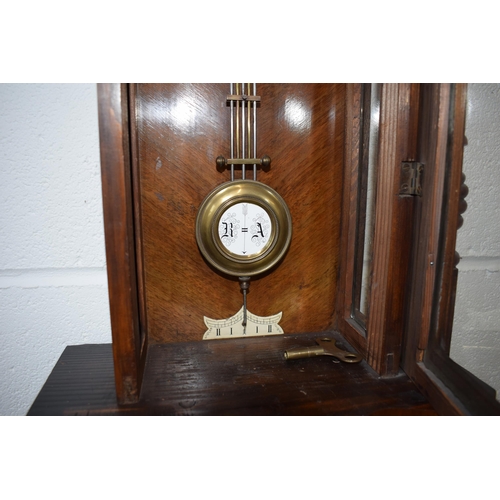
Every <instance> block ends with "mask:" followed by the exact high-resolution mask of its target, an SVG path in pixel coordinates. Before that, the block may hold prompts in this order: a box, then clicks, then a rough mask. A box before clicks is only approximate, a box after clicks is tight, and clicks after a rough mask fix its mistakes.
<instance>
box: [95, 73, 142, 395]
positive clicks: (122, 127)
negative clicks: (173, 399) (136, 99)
mask: <svg viewBox="0 0 500 500" xmlns="http://www.w3.org/2000/svg"><path fill="white" fill-rule="evenodd" d="M97 92H98V108H99V109H98V114H99V135H100V151H101V177H102V193H103V217H104V233H105V244H106V261H107V274H108V289H109V303H110V319H111V332H112V340H113V362H114V372H115V386H116V396H117V401H118V403H119V404H132V403H136V402H137V401H138V400H139V397H140V388H141V383H142V375H143V372H144V362H145V355H146V351H147V336H146V335H145V334H144V331H141V330H142V329H141V323H140V301H141V300H143V299H141V293H140V284H141V280H140V279H138V274H137V273H138V269H137V267H138V266H137V257H138V255H137V249H136V238H137V234H138V233H137V227H136V225H135V221H134V193H133V179H132V169H131V160H132V158H133V154H132V152H133V149H134V148H133V147H132V141H133V134H131V133H130V118H131V117H130V106H129V104H130V100H129V86H128V85H127V84H108V83H106V84H104V83H103V84H98V87H97ZM139 253H140V252H139Z"/></svg>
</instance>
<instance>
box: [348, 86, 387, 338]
mask: <svg viewBox="0 0 500 500" xmlns="http://www.w3.org/2000/svg"><path fill="white" fill-rule="evenodd" d="M362 103H363V104H362V120H361V123H362V125H361V127H362V129H361V134H360V144H361V147H360V164H359V169H360V171H359V191H358V222H357V236H356V252H355V269H354V287H353V295H354V296H353V317H354V318H355V319H356V320H357V321H358V323H360V324H361V325H362V326H363V327H364V328H366V318H367V316H368V305H369V298H370V275H371V264H372V244H373V229H374V208H375V183H376V166H377V154H378V137H379V122H380V84H377V83H372V84H364V85H363V96H362Z"/></svg>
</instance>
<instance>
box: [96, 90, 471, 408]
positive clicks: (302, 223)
mask: <svg viewBox="0 0 500 500" xmlns="http://www.w3.org/2000/svg"><path fill="white" fill-rule="evenodd" d="M366 89H367V87H366V85H363V84H258V85H257V94H258V95H259V96H260V97H261V102H260V106H259V109H258V131H257V135H258V141H257V144H258V151H257V155H258V157H262V156H263V155H269V156H270V157H271V162H272V163H271V168H270V169H268V170H267V171H262V170H260V169H259V171H258V176H257V180H258V181H260V182H263V183H265V184H267V185H269V186H270V187H271V188H273V189H274V190H276V191H277V192H278V193H279V194H280V195H281V196H282V197H283V199H284V200H285V201H286V203H287V205H288V208H289V210H290V213H291V217H292V223H293V237H292V240H291V244H290V247H289V249H288V252H287V253H286V255H285V256H284V258H283V259H282V260H281V261H280V263H279V264H278V265H276V266H275V267H274V268H273V269H272V270H270V271H269V272H267V273H265V274H264V275H262V276H258V277H255V278H253V279H252V282H251V286H250V292H249V294H248V308H249V310H250V311H252V313H254V314H258V315H260V316H271V315H273V314H276V313H278V312H282V313H283V316H282V320H281V322H280V325H281V326H282V328H283V329H284V331H285V334H287V335H288V334H293V335H302V334H304V335H305V336H308V335H310V334H311V332H317V333H319V334H320V335H323V336H324V335H330V334H332V335H340V336H341V337H342V338H343V339H345V340H346V341H347V343H348V344H350V348H351V349H352V348H353V349H355V350H356V351H357V352H359V353H360V354H361V355H362V356H363V358H364V359H365V360H366V362H367V363H368V364H369V365H370V367H371V369H373V370H374V371H375V373H376V374H378V375H380V376H386V377H387V376H397V375H398V374H399V373H401V370H402V369H404V370H405V371H406V372H407V373H408V374H409V375H410V376H411V377H412V380H414V381H415V382H416V383H417V385H418V386H419V387H420V389H421V390H422V391H423V392H424V393H425V395H426V396H427V397H430V399H432V400H433V401H436V403H435V404H436V405H437V406H438V407H439V408H441V409H442V410H443V411H444V412H447V411H451V410H450V408H452V410H453V411H451V412H459V411H458V410H457V411H455V410H454V409H455V407H456V406H457V405H453V404H452V403H450V401H451V400H452V399H453V398H452V396H450V394H449V393H448V392H447V391H446V390H441V389H435V383H434V382H432V381H429V380H430V378H429V376H428V375H426V374H425V373H424V371H422V368H421V367H419V366H420V365H419V363H421V362H422V360H423V355H422V352H425V347H426V344H425V342H424V344H425V345H424V349H423V350H422V349H421V347H422V331H421V327H422V324H421V323H422V321H424V322H425V317H426V315H427V316H429V317H431V316H432V314H434V312H435V311H436V307H437V306H436V301H435V300H434V299H432V298H431V299H429V300H427V297H429V296H430V295H432V296H434V293H433V290H434V287H435V286H440V287H441V288H440V291H441V295H443V294H444V295H445V296H446V297H448V296H450V297H451V296H452V295H453V292H454V288H453V286H454V285H453V283H451V282H450V283H445V285H442V282H439V283H437V278H436V277H435V276H434V275H433V276H430V277H428V280H430V281H429V282H426V281H425V279H424V280H423V281H422V280H421V279H420V277H419V278H418V279H415V272H416V270H418V265H419V262H420V261H422V259H424V260H425V259H426V256H425V255H424V254H425V252H426V250H425V249H423V248H419V246H418V245H417V242H420V244H421V242H422V241H423V240H425V241H427V240H429V239H432V231H436V228H435V226H436V224H437V226H438V229H437V231H438V232H439V233H442V232H443V231H444V230H446V229H449V225H450V224H449V221H448V220H447V219H442V216H441V212H440V211H439V210H435V209H434V211H433V208H432V207H434V208H435V206H440V203H441V201H440V200H441V199H442V197H443V196H444V195H443V193H444V191H443V190H444V189H445V187H443V185H442V184H443V183H442V182H441V184H440V183H439V179H438V178H437V177H436V175H437V174H433V175H428V176H427V179H426V182H427V183H428V184H429V186H430V188H431V191H432V188H434V187H435V186H437V188H438V191H439V189H441V191H439V192H438V193H437V194H435V196H434V197H430V198H429V200H425V199H424V200H422V199H418V197H415V196H407V195H405V193H402V192H401V183H402V176H403V175H404V173H402V170H401V164H402V162H405V161H408V160H416V159H418V158H419V157H422V158H424V157H426V159H427V161H436V162H437V160H436V154H437V153H436V151H440V149H439V148H441V149H442V146H441V145H440V144H439V138H440V137H441V136H440V135H439V134H440V133H441V134H444V135H445V136H446V137H448V136H449V134H448V124H447V123H446V124H444V122H443V118H442V113H443V109H444V108H446V107H448V109H451V108H450V106H451V107H453V109H458V114H457V115H456V117H455V120H459V119H460V117H461V116H463V115H464V110H465V105H464V102H465V101H464V102H462V103H461V104H460V103H459V102H458V101H459V98H457V97H454V96H455V94H452V93H451V91H450V89H451V87H450V86H449V85H448V86H446V85H442V86H440V85H438V84H436V85H428V86H422V85H420V84H384V85H381V97H380V128H379V137H378V149H377V151H376V165H377V169H376V193H375V202H374V207H373V213H374V222H373V241H372V244H371V246H370V252H369V254H370V256H371V260H372V268H371V274H370V283H371V288H372V290H373V289H374V288H375V289H376V290H377V293H371V294H370V295H369V300H368V306H367V308H368V314H365V313H362V312H361V311H359V310H358V309H357V305H356V304H357V303H358V302H359V280H360V279H361V278H360V271H359V262H358V264H357V263H356V260H358V261H359V245H360V239H361V234H362V233H363V232H364V211H365V210H366V207H364V206H363V203H364V202H363V200H365V199H366V193H365V191H366V182H365V180H364V176H365V175H366V165H364V163H366V162H365V156H366V155H365V153H366V152H365V151H364V142H363V141H365V140H366V137H365V136H364V135H363V131H364V127H366V120H367V117H366V113H365V115H363V109H364V106H365V104H366V102H365V101H364V95H365V93H366ZM447 89H448V90H447ZM460 89H461V87H459V93H460V92H462V93H463V91H461V90H460ZM228 90H229V84H100V85H99V86H98V96H99V124H100V137H101V165H102V183H103V205H104V224H105V236H106V252H107V266H108V286H109V294H110V309H111V325H112V335H113V358H114V369H115V380H116V393H117V399H118V402H119V403H120V404H123V405H126V404H133V403H137V401H139V399H140V394H141V385H142V384H143V377H144V372H145V364H146V360H147V356H148V350H150V349H151V348H153V347H154V346H162V345H166V344H176V343H184V342H197V341H199V342H202V338H203V334H204V332H205V330H206V328H205V325H204V322H203V317H204V316H209V317H211V318H214V319H223V318H228V317H230V316H232V315H233V314H234V313H235V312H237V311H238V310H239V309H240V307H241V303H242V295H241V293H240V290H239V285H238V279H237V278H236V277H230V276H225V275H223V274H222V273H221V272H219V271H217V270H216V269H214V268H213V267H212V266H210V264H209V263H208V262H207V261H206V260H205V259H204V258H203V256H202V254H201V252H200V251H199V248H198V246H197V243H196V238H195V221H196V215H197V212H198V209H199V207H200V204H201V203H202V201H203V199H204V198H205V197H206V196H207V194H208V193H209V192H210V191H211V190H213V189H214V188H216V187H217V186H218V185H220V184H222V183H224V182H227V181H228V180H229V172H228V171H224V172H221V171H219V170H218V169H217V168H216V158H217V157H218V156H219V155H224V156H229V151H230V137H229V134H230V121H229V120H230V114H229V107H228V105H227V102H226V98H227V95H228V93H229V91H228ZM460 95H461V94H460ZM453 99H455V100H453ZM462 101H463V99H462ZM460 102H461V101H460ZM443 103H444V104H443ZM457 103H458V104H457ZM440 113H441V114H440ZM446 116H448V115H446ZM440 120H441V122H440ZM436 124H437V126H436ZM445 125H446V126H445ZM462 125H463V124H462ZM365 132H366V130H365ZM462 132H463V130H462ZM365 135H366V134H365ZM453 137H454V136H453ZM457 137H460V133H458V134H457ZM461 140H462V142H460V141H458V143H457V144H456V145H455V149H456V151H459V152H460V151H461V150H460V147H462V148H463V137H462V139H461ZM457 154H458V153H457ZM457 154H456V155H455V156H456V158H455V159H454V162H455V163H454V166H453V168H454V169H455V170H456V171H458V172H459V171H461V156H460V154H458V156H457ZM429 158H430V160H429ZM438 160H439V158H438ZM440 161H441V160H440ZM448 163H449V162H448ZM436 165H438V163H436ZM438 166H439V168H436V169H435V172H437V173H439V172H441V171H444V169H445V167H446V161H442V162H441V163H439V165H438ZM239 174H240V170H238V169H236V174H235V178H236V179H238V178H239ZM435 191H436V190H435V189H434V190H433V192H435ZM445 195H446V193H445ZM440 196H441V198H440ZM453 203H455V201H453ZM453 203H452V205H453ZM456 203H458V198H457V201H456ZM456 203H455V204H456ZM433 204H434V205H433ZM429 207H430V208H429ZM426 211H427V212H429V211H430V212H429V214H427V212H426ZM426 214H427V215H426ZM436 221H438V222H436ZM452 226H453V224H452ZM443 228H444V229H443ZM455 230H456V228H455ZM451 232H453V227H452V231H451ZM446 251H447V252H448V253H450V252H451V251H452V250H451V247H450V249H448V250H446ZM453 251H454V248H453ZM424 274H425V273H424ZM426 279H427V278H426ZM429 283H430V284H429ZM443 286H444V288H443ZM455 286H456V285H455ZM426 287H427V288H426ZM426 290H427V292H426ZM429 290H430V292H429ZM357 294H358V297H357ZM416 311H420V312H416ZM427 313H428V314H427ZM419 314H420V316H419ZM412 315H413V316H414V321H413V323H412V324H409V323H408V318H412ZM450 317H451V319H452V315H451V316H449V317H448V320H447V321H448V322H449V321H450ZM419 318H420V319H419ZM422 318H424V319H422ZM423 326H424V327H425V325H423ZM431 337H432V336H431ZM423 338H424V340H425V335H424V336H423ZM244 341H246V342H252V341H255V339H244ZM205 342H225V343H227V344H228V345H227V346H226V347H224V349H226V350H227V349H230V343H231V342H232V340H223V341H219V340H212V341H205ZM257 342H258V343H259V346H261V345H262V343H264V344H265V343H266V338H265V337H261V338H260V339H259V340H258V341H257ZM417 344H418V345H417ZM429 387H430V389H429Z"/></svg>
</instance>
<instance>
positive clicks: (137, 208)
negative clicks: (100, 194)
mask: <svg viewBox="0 0 500 500" xmlns="http://www.w3.org/2000/svg"><path fill="white" fill-rule="evenodd" d="M136 94H137V84H136V83H130V84H128V102H129V116H130V126H129V130H130V160H131V171H132V196H133V200H134V232H135V252H136V261H135V262H136V266H137V291H138V300H139V332H140V337H141V338H140V342H141V352H144V351H145V350H146V349H147V343H148V335H147V331H148V324H147V309H146V287H145V285H144V251H143V248H142V241H143V238H142V202H141V199H142V197H141V176H140V174H139V160H138V158H139V143H138V137H137V115H136Z"/></svg>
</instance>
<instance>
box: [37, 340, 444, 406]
mask: <svg viewBox="0 0 500 500" xmlns="http://www.w3.org/2000/svg"><path fill="white" fill-rule="evenodd" d="M321 335H325V333H324V332H323V333H322V334H321ZM329 335H330V336H332V338H335V339H336V340H338V341H339V343H341V344H344V346H345V348H349V347H348V344H347V343H345V341H344V340H343V339H342V337H341V336H340V335H339V334H336V333H330V334H329ZM317 336H318V333H308V334H297V335H284V336H281V335H280V336H275V337H260V338H253V339H235V340H220V341H208V342H196V341H193V342H183V343H175V344H158V345H154V346H151V347H150V349H149V351H148V356H147V361H146V366H145V373H144V380H143V385H142V393H141V398H140V401H139V402H138V403H136V404H133V405H125V406H119V405H118V404H117V401H116V394H115V380H114V372H113V355H112V347H111V345H110V344H98V345H80V346H70V347H67V348H66V350H65V351H64V352H63V354H62V356H61V358H60V360H59V362H58V363H57V365H56V366H55V368H54V370H53V372H52V373H51V375H50V376H49V378H48V380H47V382H46V384H45V386H44V387H43V389H42V390H41V392H40V394H39V396H38V397H37V399H36V400H35V402H34V403H33V405H32V407H31V409H30V411H29V413H28V415H436V412H435V411H434V410H433V409H432V407H431V406H430V405H429V404H428V403H427V401H426V400H425V399H424V397H423V396H422V395H421V394H420V392H419V391H418V390H417V389H416V387H415V386H414V384H413V383H412V382H411V381H410V380H409V378H408V377H407V376H406V375H405V374H404V373H403V372H401V374H400V375H398V376H396V377H391V378H385V377H379V376H378V375H377V374H376V373H375V371H373V370H372V369H371V368H370V367H369V366H368V365H367V364H366V362H364V361H363V362H361V363H357V364H347V363H339V362H335V359H334V358H331V357H326V356H325V357H316V358H307V359H296V360H290V361H286V360H285V359H284V356H283V353H284V351H285V350H286V349H292V348H294V347H304V346H307V345H314V338H316V337H317Z"/></svg>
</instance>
